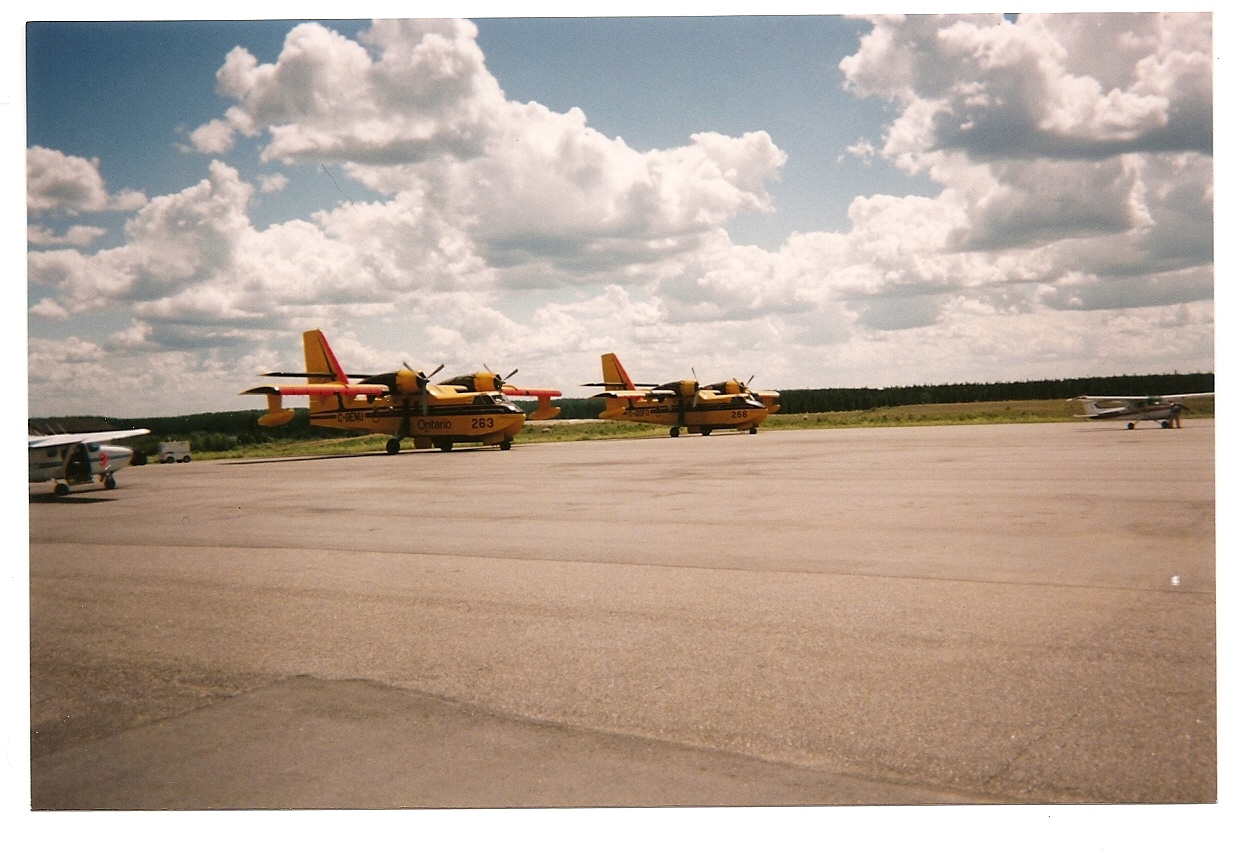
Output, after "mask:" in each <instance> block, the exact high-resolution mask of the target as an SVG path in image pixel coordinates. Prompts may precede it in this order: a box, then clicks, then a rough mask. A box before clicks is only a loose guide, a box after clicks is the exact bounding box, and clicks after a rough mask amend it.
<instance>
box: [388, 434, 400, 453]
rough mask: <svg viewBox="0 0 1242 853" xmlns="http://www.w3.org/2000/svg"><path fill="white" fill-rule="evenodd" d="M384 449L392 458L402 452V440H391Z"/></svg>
mask: <svg viewBox="0 0 1242 853" xmlns="http://www.w3.org/2000/svg"><path fill="white" fill-rule="evenodd" d="M384 449H385V450H387V451H388V454H389V455H390V456H392V455H395V454H397V453H400V452H401V439H399V438H390V439H388V443H387V444H385V445H384Z"/></svg>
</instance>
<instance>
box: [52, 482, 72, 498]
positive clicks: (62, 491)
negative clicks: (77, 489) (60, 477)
mask: <svg viewBox="0 0 1242 853" xmlns="http://www.w3.org/2000/svg"><path fill="white" fill-rule="evenodd" d="M52 494H54V495H56V497H58V498H63V497H64V496H65V495H67V494H69V484H68V483H57V484H56V488H54V489H52Z"/></svg>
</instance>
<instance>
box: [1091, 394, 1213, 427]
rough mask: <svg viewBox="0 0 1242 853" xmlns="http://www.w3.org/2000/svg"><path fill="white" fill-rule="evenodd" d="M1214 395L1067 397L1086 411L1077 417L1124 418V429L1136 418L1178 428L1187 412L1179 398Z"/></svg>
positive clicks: (1097, 418)
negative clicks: (1183, 413) (1102, 405)
mask: <svg viewBox="0 0 1242 853" xmlns="http://www.w3.org/2000/svg"><path fill="white" fill-rule="evenodd" d="M1214 396H1216V392H1215V391H1204V392H1202V393H1198V394H1164V395H1151V396H1146V397H1125V396H1114V397H1092V396H1089V395H1085V394H1084V395H1083V396H1081V397H1073V398H1071V400H1070V402H1077V403H1082V406H1083V408H1084V409H1085V410H1086V414H1083V415H1079V416H1078V417H1080V418H1090V419H1091V420H1094V421H1104V420H1122V421H1128V423H1127V424H1126V429H1134V425H1135V424H1136V423H1138V422H1139V421H1159V422H1160V427H1161V429H1171V428H1176V429H1181V428H1182V412H1188V411H1190V409H1189V408H1188V407H1186V406H1185V405H1184V404H1183V403H1182V400H1188V399H1190V398H1192V397H1214ZM1101 403H1105V404H1111V406H1110V407H1108V408H1101V406H1100V404H1101Z"/></svg>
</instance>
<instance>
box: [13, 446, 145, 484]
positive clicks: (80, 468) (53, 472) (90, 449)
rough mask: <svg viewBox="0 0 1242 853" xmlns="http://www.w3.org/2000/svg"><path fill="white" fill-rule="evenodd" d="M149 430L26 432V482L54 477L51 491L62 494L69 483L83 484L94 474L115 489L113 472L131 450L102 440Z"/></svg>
mask: <svg viewBox="0 0 1242 853" xmlns="http://www.w3.org/2000/svg"><path fill="white" fill-rule="evenodd" d="M150 431H151V430H149V429H121V430H111V431H105V432H63V433H56V434H54V435H31V436H28V439H29V449H30V482H32V483H46V482H48V481H49V480H51V481H54V482H55V483H56V488H55V493H56V494H57V495H62V496H63V495H67V494H69V487H70V486H83V485H86V484H87V483H90V482H92V480H93V479H94V478H95V477H98V478H99V482H100V483H101V484H102V485H103V487H104V488H105V489H115V488H116V472H117V471H119V470H121V469H122V468H124V467H125V466H126V465H128V464H129V461H130V460H131V459H132V458H133V456H134V451H133V450H131V449H130V448H128V447H122V446H120V445H112V444H104V443H103V442H105V441H116V440H117V439H121V438H131V437H133V436H138V435H146V434H147V433H149V432H150Z"/></svg>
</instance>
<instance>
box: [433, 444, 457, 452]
mask: <svg viewBox="0 0 1242 853" xmlns="http://www.w3.org/2000/svg"><path fill="white" fill-rule="evenodd" d="M436 447H438V448H440V449H441V450H443V451H444V452H446V453H447V452H448V451H450V450H452V449H453V442H451V441H437V442H436Z"/></svg>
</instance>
